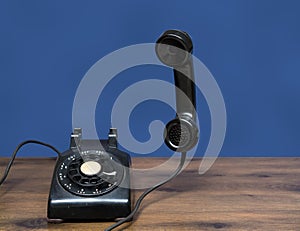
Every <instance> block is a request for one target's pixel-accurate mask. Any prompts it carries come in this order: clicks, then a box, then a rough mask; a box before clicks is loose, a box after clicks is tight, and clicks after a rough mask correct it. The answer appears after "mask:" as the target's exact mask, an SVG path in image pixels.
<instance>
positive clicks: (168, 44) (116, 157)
mask: <svg viewBox="0 0 300 231" xmlns="http://www.w3.org/2000/svg"><path fill="white" fill-rule="evenodd" d="M155 49H156V54H157V56H158V58H159V59H160V61H161V62H162V63H164V64H166V65H168V66H171V67H173V68H174V78H175V86H176V102H177V103H176V107H177V115H176V118H175V119H173V120H171V121H170V122H169V123H168V124H167V125H166V128H165V132H164V139H165V143H166V145H167V146H168V147H169V148H171V149H172V150H174V151H178V152H187V151H188V150H190V149H191V148H193V147H194V146H195V144H196V143H197V141H198V128H197V125H196V122H195V117H196V113H195V104H196V103H195V84H194V73H193V62H192V55H191V53H192V49H193V44H192V41H191V38H190V37H189V35H188V34H187V33H185V32H182V31H179V30H168V31H166V32H164V33H163V34H162V35H161V36H160V38H159V39H158V40H157V43H156V46H155ZM181 92H183V93H184V94H185V97H182V96H181V94H182V93H181ZM81 134H82V130H81V129H80V128H78V129H75V130H74V132H73V133H72V135H71V142H70V149H69V150H67V151H65V152H64V153H63V154H62V155H61V156H60V157H59V158H58V159H57V163H56V167H55V169H54V174H53V179H52V184H51V189H50V194H49V201H48V219H49V220H50V221H56V220H92V219H97V220H115V219H117V218H124V217H127V216H128V215H130V214H131V211H132V209H131V205H132V200H131V198H132V196H131V190H130V172H129V167H130V164H131V159H130V156H129V154H127V153H125V152H122V151H120V150H119V149H118V145H117V130H116V129H110V132H109V135H108V139H107V140H100V141H99V140H84V139H82V136H81ZM99 142H101V147H102V149H99V148H97V147H99V145H98V144H99ZM120 184H122V187H119V185H120Z"/></svg>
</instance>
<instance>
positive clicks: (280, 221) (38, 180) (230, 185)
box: [0, 158, 300, 231]
mask: <svg viewBox="0 0 300 231" xmlns="http://www.w3.org/2000/svg"><path fill="white" fill-rule="evenodd" d="M7 161H8V159H4V158H2V159H0V174H1V175H2V173H3V171H4V168H5V166H6V164H7ZM162 161H163V160H162V159H157V158H153V159H152V158H147V159H146V158H138V159H134V160H133V163H134V165H135V166H138V167H149V166H154V165H155V164H156V163H158V162H162ZM199 163H200V160H199V159H198V160H197V159H196V160H193V161H192V162H191V163H190V165H189V166H188V167H187V168H186V169H185V170H184V172H182V173H181V174H180V175H179V176H178V177H177V178H176V179H174V180H173V181H171V182H169V183H168V184H166V185H164V186H163V187H162V188H160V189H158V190H157V191H155V192H153V193H152V194H150V195H149V196H148V197H147V198H146V199H145V201H144V202H143V204H142V206H141V210H140V211H139V213H138V214H137V216H136V219H135V220H134V222H132V223H127V224H125V225H123V226H122V227H121V228H123V229H126V230H300V158H219V159H218V160H217V161H216V162H215V164H214V165H213V167H212V168H211V169H210V170H209V171H208V172H207V173H206V174H204V175H198V166H199ZM54 164H55V160H54V159H17V161H16V162H15V164H14V165H13V167H12V169H11V173H10V175H9V177H8V178H7V180H6V182H5V183H4V185H2V186H1V188H0V230H26V229H35V230H85V231H86V230H103V229H104V228H105V227H107V226H109V225H110V224H112V223H96V222H94V223H61V224H49V223H47V220H46V209H47V197H48V192H49V187H50V180H51V176H52V171H53V167H54ZM139 193H141V192H137V194H139Z"/></svg>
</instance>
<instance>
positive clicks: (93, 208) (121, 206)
mask: <svg viewBox="0 0 300 231" xmlns="http://www.w3.org/2000/svg"><path fill="white" fill-rule="evenodd" d="M84 143H85V146H86V147H89V149H93V148H98V144H99V140H84ZM101 144H102V146H103V147H104V151H105V152H107V153H109V154H110V155H112V156H114V157H115V158H117V159H118V161H119V162H120V163H121V164H122V165H123V166H125V168H124V175H123V179H122V181H121V184H120V185H122V187H118V186H117V187H115V188H113V189H112V190H111V191H109V192H107V193H105V194H103V195H99V196H80V195H75V194H73V193H70V192H69V191H67V190H66V189H64V188H63V187H62V185H61V184H60V182H59V180H58V174H57V171H58V168H59V166H60V164H61V163H62V162H63V161H64V160H65V158H68V157H69V156H72V155H73V154H74V153H75V152H76V151H75V150H76V149H72V148H70V149H69V150H67V151H65V152H64V153H63V154H62V155H61V157H59V158H58V159H57V162H56V166H55V169H54V173H53V178H52V183H51V188H50V194H49V199H48V215H47V217H48V220H49V221H55V220H62V221H65V220H115V219H117V218H122V217H126V216H127V215H128V214H129V213H130V212H131V203H132V202H131V191H130V172H129V167H130V165H131V159H130V156H129V155H128V154H127V153H125V152H122V151H120V150H119V149H117V148H111V147H110V146H109V145H108V141H107V140H101ZM71 145H72V141H71Z"/></svg>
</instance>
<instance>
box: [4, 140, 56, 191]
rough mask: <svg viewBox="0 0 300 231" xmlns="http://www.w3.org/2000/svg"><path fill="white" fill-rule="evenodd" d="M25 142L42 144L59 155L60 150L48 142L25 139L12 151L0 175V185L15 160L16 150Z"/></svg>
mask: <svg viewBox="0 0 300 231" xmlns="http://www.w3.org/2000/svg"><path fill="white" fill-rule="evenodd" d="M26 144H39V145H42V146H45V147H48V148H50V149H52V150H53V151H54V152H56V153H57V154H58V155H59V156H60V155H61V153H60V151H58V150H57V149H56V148H55V147H53V146H52V145H50V144H47V143H44V142H41V141H38V140H26V141H24V142H22V143H20V144H19V145H18V146H17V147H16V149H15V151H14V152H13V154H12V155H11V158H10V160H9V162H8V164H7V167H6V169H5V172H4V174H3V177H2V178H1V180H0V185H2V184H3V182H4V181H5V179H6V178H7V176H8V173H9V170H10V168H11V166H12V164H13V163H14V160H15V158H16V155H17V153H18V151H19V150H20V148H22V147H23V146H24V145H26Z"/></svg>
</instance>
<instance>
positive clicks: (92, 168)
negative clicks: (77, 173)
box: [80, 161, 101, 176]
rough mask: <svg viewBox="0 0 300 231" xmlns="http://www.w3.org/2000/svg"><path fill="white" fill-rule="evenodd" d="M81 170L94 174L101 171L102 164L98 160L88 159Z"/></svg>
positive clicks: (84, 172)
mask: <svg viewBox="0 0 300 231" xmlns="http://www.w3.org/2000/svg"><path fill="white" fill-rule="evenodd" d="M80 170H81V172H82V173H83V174H85V175H87V176H92V175H96V174H98V173H99V172H100V171H101V165H100V164H99V163H98V162H96V161H87V162H84V163H83V164H82V165H81V166H80Z"/></svg>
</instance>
